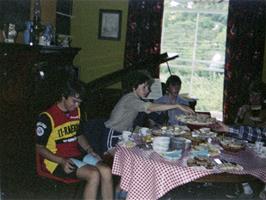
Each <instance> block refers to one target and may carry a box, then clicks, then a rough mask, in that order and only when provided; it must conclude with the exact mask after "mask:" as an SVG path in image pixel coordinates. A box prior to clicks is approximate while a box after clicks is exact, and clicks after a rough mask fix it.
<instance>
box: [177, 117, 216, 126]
mask: <svg viewBox="0 0 266 200" xmlns="http://www.w3.org/2000/svg"><path fill="white" fill-rule="evenodd" d="M176 119H177V120H178V121H180V122H182V123H184V124H186V125H187V126H188V127H189V128H190V129H200V128H203V127H208V126H211V125H213V124H214V123H216V119H215V118H213V117H211V116H210V115H209V114H202V113H196V114H194V115H178V116H176Z"/></svg>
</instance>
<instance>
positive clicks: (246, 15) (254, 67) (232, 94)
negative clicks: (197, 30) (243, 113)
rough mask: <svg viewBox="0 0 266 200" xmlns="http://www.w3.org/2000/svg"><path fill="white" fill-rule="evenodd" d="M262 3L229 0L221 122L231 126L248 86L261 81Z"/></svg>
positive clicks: (264, 7)
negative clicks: (257, 80)
mask: <svg viewBox="0 0 266 200" xmlns="http://www.w3.org/2000/svg"><path fill="white" fill-rule="evenodd" d="M265 10H266V1H265V0H241V1H240V0H230V2H229V13H228V26H227V41H226V59H225V80H224V104H223V107H224V108H223V112H224V122H225V123H232V122H233V121H234V119H235V116H236V113H237V110H238V108H239V106H241V105H243V104H244V103H246V101H247V100H248V90H247V88H248V86H249V84H250V83H251V82H252V81H253V80H256V79H261V78H262V69H263V56H264V44H265V24H266V19H265V15H266V14H265V13H266V11H265Z"/></svg>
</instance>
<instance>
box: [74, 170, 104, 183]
mask: <svg viewBox="0 0 266 200" xmlns="http://www.w3.org/2000/svg"><path fill="white" fill-rule="evenodd" d="M77 175H78V176H79V177H80V178H82V179H85V180H86V181H89V182H95V183H99V182H100V172H99V171H98V169H97V168H95V167H87V166H84V167H83V169H81V170H80V171H78V173H77Z"/></svg>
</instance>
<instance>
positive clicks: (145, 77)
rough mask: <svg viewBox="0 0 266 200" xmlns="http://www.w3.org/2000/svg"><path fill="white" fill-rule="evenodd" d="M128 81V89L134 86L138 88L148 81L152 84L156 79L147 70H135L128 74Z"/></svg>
mask: <svg viewBox="0 0 266 200" xmlns="http://www.w3.org/2000/svg"><path fill="white" fill-rule="evenodd" d="M126 82H127V89H128V90H132V88H134V89H137V88H138V86H139V85H141V84H143V83H146V82H147V83H148V84H149V86H151V84H152V83H153V82H154V80H153V78H152V77H151V76H150V75H149V74H148V72H146V71H133V72H130V73H129V74H128V76H127V80H126Z"/></svg>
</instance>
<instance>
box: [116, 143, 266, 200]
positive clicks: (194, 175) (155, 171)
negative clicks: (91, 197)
mask: <svg viewBox="0 0 266 200" xmlns="http://www.w3.org/2000/svg"><path fill="white" fill-rule="evenodd" d="M220 157H221V158H223V159H226V160H227V161H232V162H236V163H238V164H240V165H242V166H243V167H244V170H242V171H231V172H228V171H227V172H228V173H232V174H243V175H247V174H249V175H252V176H255V177H257V178H258V179H260V180H261V181H263V182H264V183H266V159H261V158H258V157H256V156H255V154H254V153H253V152H252V151H249V150H245V151H241V152H238V153H232V154H225V153H222V154H221V155H220ZM184 162H185V161H184V159H180V160H177V161H167V160H165V159H163V158H162V157H161V156H160V155H159V154H157V153H155V152H154V151H152V150H149V151H147V150H143V149H140V148H138V147H134V148H131V149H128V148H125V147H121V146H118V147H117V149H116V153H115V157H114V162H113V168H112V173H113V174H115V175H118V176H121V183H120V186H121V188H122V189H123V190H125V191H127V192H128V196H127V199H136V200H140V199H145V200H147V199H152V200H154V199H158V198H160V197H162V196H163V195H164V194H166V193H167V192H168V191H170V190H171V189H173V188H175V187H177V186H180V185H183V184H186V183H188V182H191V181H194V180H196V179H198V178H200V177H204V176H206V175H210V174H217V173H222V172H223V171H219V170H217V169H213V170H207V169H199V168H191V167H186V166H185V164H184Z"/></svg>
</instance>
